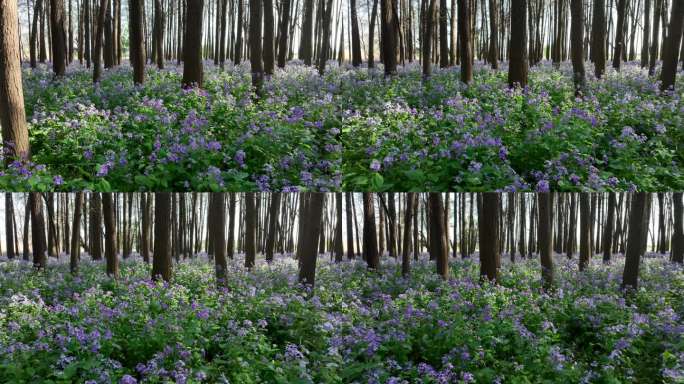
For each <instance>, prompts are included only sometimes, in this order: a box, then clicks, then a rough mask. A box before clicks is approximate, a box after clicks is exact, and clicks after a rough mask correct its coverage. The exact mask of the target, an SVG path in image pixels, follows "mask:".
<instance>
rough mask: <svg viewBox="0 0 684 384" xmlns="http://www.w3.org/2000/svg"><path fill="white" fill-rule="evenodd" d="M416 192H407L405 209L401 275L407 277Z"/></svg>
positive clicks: (409, 269)
mask: <svg viewBox="0 0 684 384" xmlns="http://www.w3.org/2000/svg"><path fill="white" fill-rule="evenodd" d="M416 202H417V199H416V194H415V193H413V192H409V193H407V194H406V209H405V210H404V237H403V240H404V244H403V245H402V247H401V251H402V254H401V275H402V276H404V277H407V276H408V275H409V273H410V272H411V256H410V255H411V222H412V221H413V220H414V215H415V212H414V211H415V209H416Z"/></svg>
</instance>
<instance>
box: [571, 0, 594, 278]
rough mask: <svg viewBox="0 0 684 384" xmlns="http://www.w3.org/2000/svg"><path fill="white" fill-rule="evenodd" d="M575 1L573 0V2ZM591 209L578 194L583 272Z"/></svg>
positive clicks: (583, 194) (588, 248)
mask: <svg viewBox="0 0 684 384" xmlns="http://www.w3.org/2000/svg"><path fill="white" fill-rule="evenodd" d="M573 1H575V0H573ZM590 214H591V208H590V206H589V193H588V192H581V193H580V228H579V229H580V249H579V254H580V255H579V270H580V271H584V270H585V269H586V268H587V266H588V265H589V259H591V252H592V250H591V240H590V239H591V218H590Z"/></svg>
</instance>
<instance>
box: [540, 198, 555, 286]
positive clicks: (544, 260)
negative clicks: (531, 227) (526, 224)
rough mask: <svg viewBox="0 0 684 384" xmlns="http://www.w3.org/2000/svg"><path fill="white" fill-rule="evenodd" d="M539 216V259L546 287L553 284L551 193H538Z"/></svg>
mask: <svg viewBox="0 0 684 384" xmlns="http://www.w3.org/2000/svg"><path fill="white" fill-rule="evenodd" d="M537 200H538V203H537V205H538V207H539V218H538V221H539V222H538V225H537V238H538V239H539V259H540V261H541V269H542V271H541V272H542V282H543V285H544V288H545V289H549V288H550V287H551V286H552V285H553V247H552V236H553V235H552V229H551V216H552V214H551V207H552V201H551V194H550V193H538V194H537Z"/></svg>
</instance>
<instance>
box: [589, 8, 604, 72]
mask: <svg viewBox="0 0 684 384" xmlns="http://www.w3.org/2000/svg"><path fill="white" fill-rule="evenodd" d="M605 4H606V3H605V0H594V9H593V11H592V12H593V14H594V16H593V20H592V22H591V25H592V28H591V59H592V61H593V62H594V74H595V76H596V78H597V79H600V78H601V77H602V76H603V73H604V72H605V71H606V51H605V50H606V5H605Z"/></svg>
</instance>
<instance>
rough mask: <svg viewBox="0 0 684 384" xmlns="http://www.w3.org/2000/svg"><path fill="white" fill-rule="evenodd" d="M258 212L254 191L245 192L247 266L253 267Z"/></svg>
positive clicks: (248, 267)
mask: <svg viewBox="0 0 684 384" xmlns="http://www.w3.org/2000/svg"><path fill="white" fill-rule="evenodd" d="M256 220H257V212H256V205H255V202H254V193H253V192H248V193H246V194H245V268H247V269H252V268H253V267H254V261H255V260H256Z"/></svg>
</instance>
